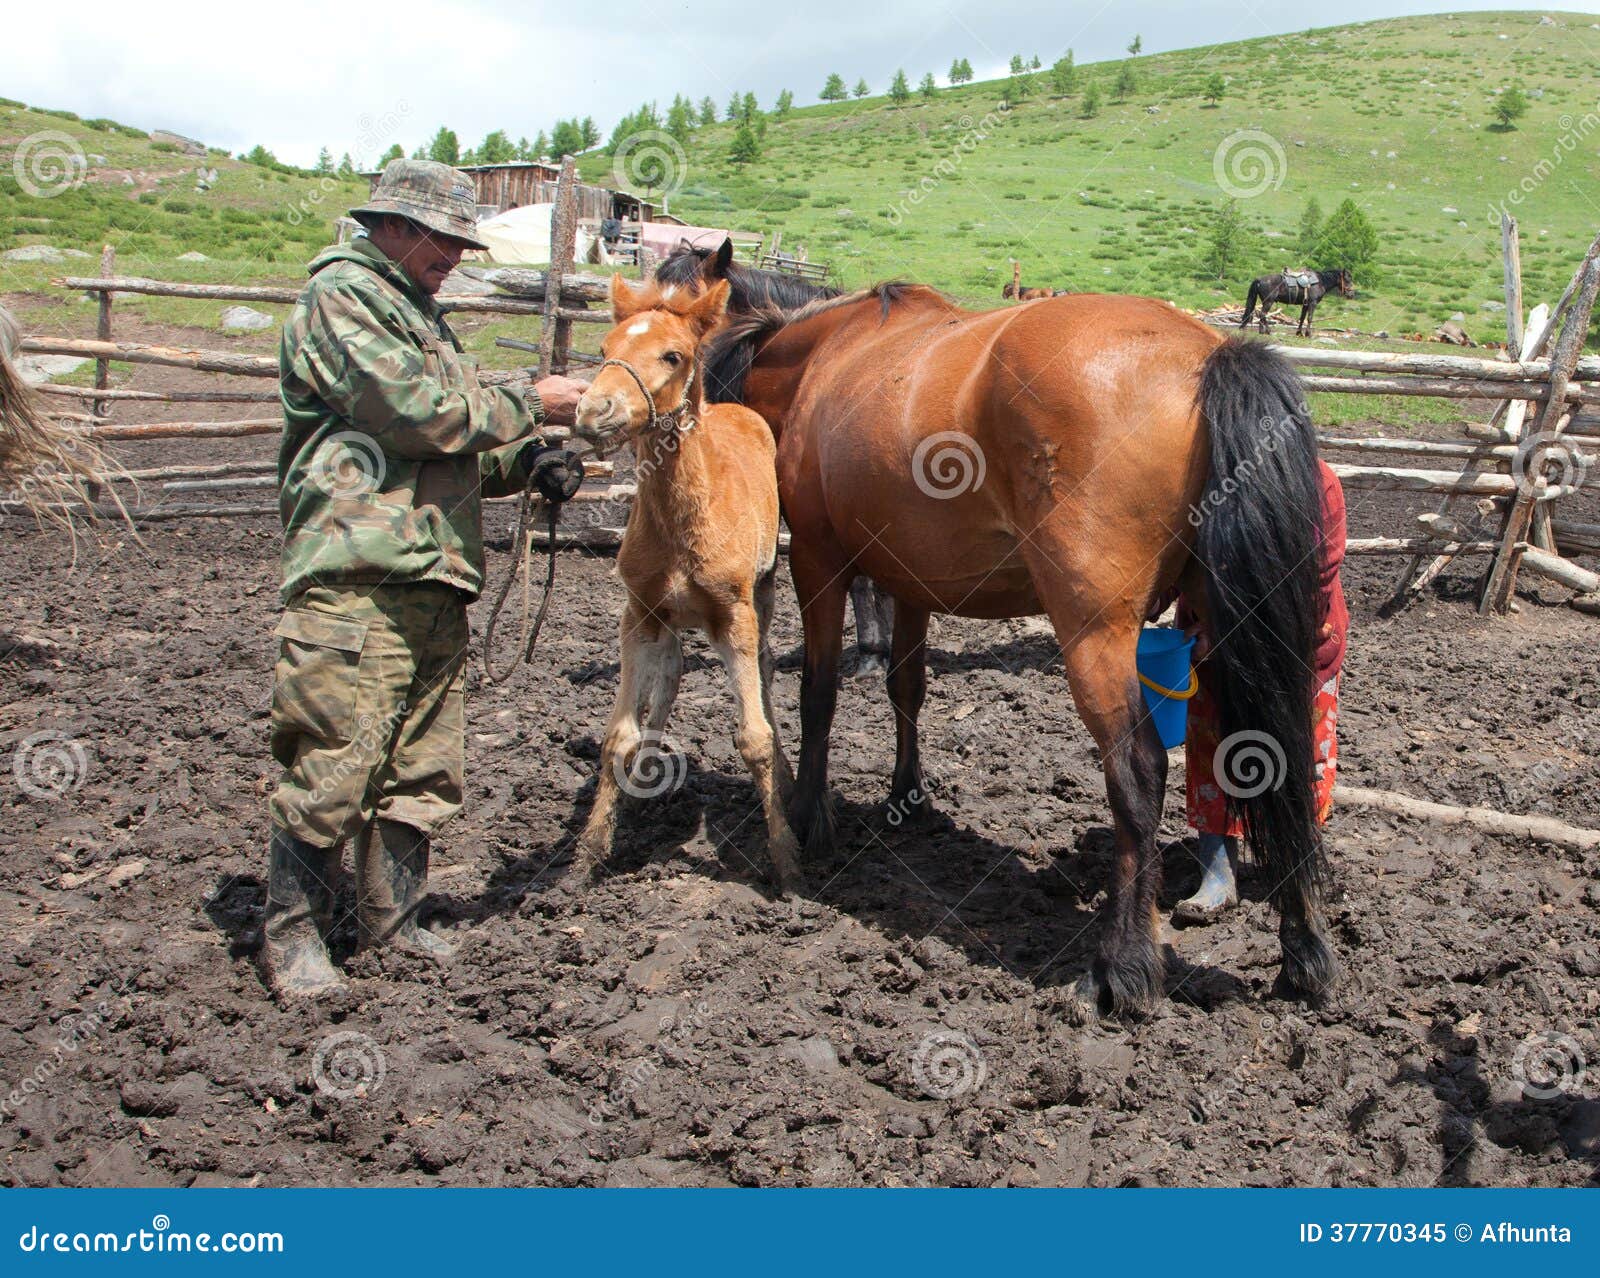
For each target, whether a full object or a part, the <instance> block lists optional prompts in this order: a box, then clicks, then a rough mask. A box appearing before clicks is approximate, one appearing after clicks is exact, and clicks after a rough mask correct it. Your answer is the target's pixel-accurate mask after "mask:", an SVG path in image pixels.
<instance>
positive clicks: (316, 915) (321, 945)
mask: <svg viewBox="0 0 1600 1278" xmlns="http://www.w3.org/2000/svg"><path fill="white" fill-rule="evenodd" d="M338 866H339V849H338V847H337V846H335V847H331V848H319V847H315V846H313V845H312V844H310V843H306V842H304V841H303V840H301V839H297V838H295V837H294V835H292V834H290V833H289V832H288V831H286V830H280V829H277V828H274V829H273V831H272V844H271V848H270V851H269V854H268V862H267V908H266V920H265V923H264V925H263V927H262V937H263V940H262V948H261V962H262V966H263V967H265V969H266V974H267V980H268V981H269V982H270V983H271V985H272V988H273V989H274V990H276V991H277V992H278V993H279V994H280V995H283V996H285V997H288V998H315V997H316V996H317V995H318V994H326V993H328V992H329V991H331V990H336V989H340V988H342V987H343V986H344V983H345V982H344V977H342V976H340V975H339V971H338V969H337V968H335V967H334V965H333V964H332V963H331V962H330V961H329V959H328V946H327V943H326V942H325V941H324V940H323V933H324V931H325V930H326V928H327V927H328V924H329V923H330V921H331V920H332V917H333V882H334V878H335V876H336V874H337V872H338Z"/></svg>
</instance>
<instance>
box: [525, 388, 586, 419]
mask: <svg viewBox="0 0 1600 1278" xmlns="http://www.w3.org/2000/svg"><path fill="white" fill-rule="evenodd" d="M533 389H534V390H536V391H538V392H539V402H540V403H541V404H543V405H544V420H545V421H547V422H549V423H550V424H551V425H552V426H571V425H572V424H573V422H574V421H576V420H577V416H578V401H579V400H580V399H582V398H583V392H584V391H586V390H588V389H589V383H588V382H580V381H579V380H578V379H577V378H575V377H546V378H544V379H542V380H540V381H537V382H535V383H534V384H533Z"/></svg>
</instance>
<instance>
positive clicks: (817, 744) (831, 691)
mask: <svg viewBox="0 0 1600 1278" xmlns="http://www.w3.org/2000/svg"><path fill="white" fill-rule="evenodd" d="M789 571H790V574H791V575H792V576H793V577H794V585H795V593H796V594H797V595H798V596H799V598H800V621H801V624H802V625H803V626H804V628H805V636H806V659H805V668H804V671H803V672H802V674H801V676H800V767H799V771H798V775H797V776H796V778H795V786H794V798H793V799H792V800H791V802H790V804H789V820H790V823H791V824H792V825H793V826H794V827H795V829H797V830H799V831H801V832H802V838H803V839H804V841H805V846H806V849H807V851H818V850H826V849H827V848H830V847H832V846H833V803H832V798H831V796H830V795H829V793H828V735H829V733H830V732H832V730H833V711H834V706H835V705H836V703H837V702H838V697H839V651H840V649H841V647H843V644H844V604H845V597H846V587H847V586H848V585H849V582H850V577H849V569H848V568H847V567H845V566H844V565H843V564H839V563H835V562H832V561H830V560H828V559H823V558H820V557H818V556H817V555H815V554H814V553H811V554H808V553H806V552H805V551H803V550H802V551H800V552H798V553H796V552H795V551H794V550H793V549H791V551H790V559H789Z"/></svg>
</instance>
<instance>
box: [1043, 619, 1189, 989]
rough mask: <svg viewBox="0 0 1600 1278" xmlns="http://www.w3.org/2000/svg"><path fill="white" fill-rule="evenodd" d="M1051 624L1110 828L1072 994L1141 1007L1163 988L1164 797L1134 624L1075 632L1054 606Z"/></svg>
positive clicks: (1163, 761) (1163, 769)
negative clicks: (1097, 899) (1108, 858)
mask: <svg viewBox="0 0 1600 1278" xmlns="http://www.w3.org/2000/svg"><path fill="white" fill-rule="evenodd" d="M1051 620H1052V621H1053V623H1054V624H1055V627H1056V634H1057V637H1058V638H1061V639H1062V640H1063V645H1062V646H1063V649H1064V655H1065V661H1066V668H1067V680H1068V683H1069V684H1070V685H1071V688H1072V699H1073V701H1074V702H1075V703H1076V705H1077V707H1078V713H1079V715H1081V716H1082V718H1083V721H1084V724H1085V725H1086V726H1087V727H1088V729H1089V731H1090V733H1091V734H1092V735H1093V736H1094V739H1095V744H1096V745H1098V746H1099V747H1100V760H1101V767H1102V768H1103V769H1104V771H1105V776H1106V797H1107V798H1108V799H1109V800H1110V801H1111V820H1112V825H1113V827H1114V829H1115V859H1114V861H1113V864H1112V874H1111V891H1110V896H1109V898H1108V899H1107V901H1106V905H1105V908H1104V911H1103V913H1102V916H1101V920H1102V921H1101V933H1100V947H1099V953H1098V954H1097V955H1096V957H1095V960H1094V965H1093V967H1092V968H1091V969H1090V971H1089V973H1088V975H1086V976H1085V977H1084V978H1083V980H1082V981H1080V983H1079V986H1078V992H1079V995H1080V997H1081V999H1082V1000H1083V1002H1084V1003H1085V1004H1086V1007H1085V1010H1086V1011H1089V1012H1094V1011H1105V1010H1111V1011H1117V1012H1135V1013H1138V1012H1145V1011H1149V1010H1150V1009H1151V1008H1152V1007H1154V1005H1155V1004H1156V1002H1157V1001H1158V1000H1159V999H1160V998H1161V996H1162V993H1163V975H1164V966H1165V964H1164V960H1163V956H1162V952H1161V945H1160V941H1159V939H1158V938H1159V936H1160V927H1159V921H1158V918H1157V914H1156V898H1157V895H1158V894H1159V892H1160V890H1161V856H1160V854H1159V852H1158V851H1157V848H1156V831H1157V827H1158V826H1159V825H1160V823H1161V805H1162V800H1163V799H1164V798H1165V794H1166V784H1167V752H1166V751H1165V750H1163V749H1162V748H1161V742H1160V739H1159V738H1158V737H1157V736H1156V730H1155V725H1154V724H1153V723H1151V721H1150V715H1149V712H1148V710H1146V708H1145V704H1144V698H1143V696H1142V695H1141V694H1140V692H1139V682H1138V678H1137V676H1136V673H1135V667H1134V648H1135V644H1136V640H1137V635H1138V630H1137V627H1136V626H1132V625H1129V626H1125V627H1121V628H1120V629H1119V628H1114V627H1107V628H1103V629H1097V630H1094V631H1088V632H1084V633H1079V634H1077V635H1076V636H1075V637H1074V631H1075V629H1076V626H1077V622H1076V620H1075V618H1069V617H1061V618H1058V617H1057V616H1056V614H1055V612H1054V611H1052V613H1051ZM1064 623H1065V624H1064Z"/></svg>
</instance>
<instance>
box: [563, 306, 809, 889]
mask: <svg viewBox="0 0 1600 1278" xmlns="http://www.w3.org/2000/svg"><path fill="white" fill-rule="evenodd" d="M727 301H728V285H727V284H726V283H719V284H717V285H716V286H715V287H713V288H711V289H709V290H707V291H705V292H704V293H697V292H696V291H694V290H689V289H683V290H677V289H673V288H671V287H668V288H665V289H661V288H658V287H656V286H655V285H645V286H643V287H641V288H634V287H632V286H630V285H629V284H628V283H627V282H626V281H624V280H623V279H622V277H621V276H620V275H619V276H614V277H613V278H612V281H611V312H612V319H613V320H614V321H615V324H616V327H615V328H613V329H612V330H611V332H610V333H608V334H607V335H606V338H605V341H604V342H603V343H602V347H601V349H602V350H603V351H604V353H605V356H606V360H605V364H604V365H603V366H602V368H601V370H600V374H599V376H597V377H596V378H595V380H594V384H593V385H592V386H591V387H590V388H589V390H588V392H587V393H586V394H585V395H584V397H583V399H582V400H581V401H580V402H579V404H578V415H577V432H576V433H577V434H578V436H579V437H580V438H582V439H586V440H588V441H589V442H590V443H591V444H592V445H593V446H594V447H595V450H596V451H597V452H601V453H604V452H606V451H609V450H610V449H612V448H614V447H616V446H617V445H618V444H619V443H621V442H622V439H623V436H624V435H626V436H627V437H628V438H629V439H630V440H631V442H632V443H633V450H634V456H635V458H636V459H637V464H638V476H637V478H638V493H637V495H636V496H635V498H634V501H633V509H632V512H631V513H630V514H629V516H628V528H627V532H626V533H625V534H624V536H623V539H622V549H621V550H620V552H619V553H618V555H617V570H618V572H619V574H620V575H621V577H622V581H623V584H624V585H625V586H626V587H627V590H628V601H627V604H626V605H625V607H624V608H623V613H622V631H621V633H622V674H621V678H620V680H619V681H618V684H617V699H616V703H615V704H614V706H613V707H612V710H611V719H610V722H609V723H608V724H607V726H606V736H605V742H604V744H603V746H602V747H601V753H600V781H599V788H598V789H597V791H596V793H595V801H594V810H593V811H592V812H591V813H590V816H589V822H588V824H587V826H586V827H585V828H584V831H583V835H582V836H581V838H580V841H579V863H580V866H581V867H582V868H583V869H584V870H586V871H587V872H588V873H590V874H592V873H594V871H595V870H596V869H597V868H598V867H599V865H600V864H601V863H602V862H603V861H604V860H605V858H606V857H607V856H608V855H609V854H610V851H611V846H612V842H613V838H614V835H615V830H616V805H617V791H618V789H619V787H620V788H622V789H629V788H630V786H631V785H632V784H633V782H634V779H635V777H636V775H638V774H643V773H648V772H649V771H650V770H651V769H660V768H661V767H662V764H663V760H662V759H661V757H660V755H661V733H662V730H663V729H664V728H665V727H666V723H667V716H668V714H670V713H671V710H672V704H673V701H674V700H675V699H676V698H677V695H678V679H679V676H680V675H681V673H682V670H683V648H682V643H681V639H680V634H681V632H682V631H684V630H688V629H699V630H702V631H704V632H705V633H706V635H707V636H708V637H709V638H710V640H711V644H712V646H713V647H714V648H715V649H716V650H717V654H718V655H719V656H720V657H721V658H722V663H723V665H724V666H726V667H727V670H728V675H729V679H730V681H731V683H732V685H733V694H734V700H735V702H736V705H737V710H738V726H737V728H736V730H735V733H734V741H735V744H736V745H737V746H738V749H739V754H740V756H741V757H742V758H743V759H744V762H745V766H746V767H748V768H749V769H750V775H751V776H752V777H754V778H755V783H756V789H757V790H758V791H759V792H760V794H761V804H762V807H763V809H764V810H765V812H766V818H767V842H768V849H769V853H770V855H771V857H772V864H773V869H774V871H775V873H776V877H777V881H778V886H779V887H780V888H781V889H782V890H783V891H784V892H792V891H794V890H795V889H796V888H797V887H798V886H799V870H798V860H797V857H798V852H799V847H798V844H797V842H796V840H795V836H794V832H793V831H792V830H791V829H790V828H789V822H788V820H787V819H786V817H785V816H784V803H785V801H786V800H787V797H788V791H789V789H790V787H791V786H792V784H793V776H792V774H791V772H790V770H789V764H788V760H787V759H785V757H784V754H783V748H782V746H781V745H780V744H779V741H778V733H777V723H776V720H775V718H774V717H773V714H772V697H771V689H772V657H771V653H770V652H769V651H768V647H767V631H768V628H769V626H770V624H771V621H772V606H773V598H774V584H775V574H776V564H777V558H778V481H777V475H776V473H775V471H774V468H773V442H772V432H771V431H770V430H768V429H767V424H766V422H764V421H762V419H761V418H760V417H758V416H757V415H756V414H755V413H753V412H752V411H750V410H749V409H748V408H744V407H742V406H740V405H737V404H710V405H708V404H707V403H706V402H705V397H704V389H703V385H702V378H701V373H700V362H699V358H698V350H699V346H700V343H701V341H702V339H703V338H704V337H705V335H706V334H707V333H708V332H709V331H710V330H711V329H712V328H713V327H715V326H716V324H717V322H718V321H719V320H720V319H721V318H722V314H723V311H724V309H725V308H726V306H727ZM651 755H654V756H655V758H654V761H653V762H652V761H651V760H650V756H651ZM641 784H643V785H645V786H646V787H647V788H655V787H649V783H648V782H643V783H641ZM631 792H632V791H631V790H630V793H631Z"/></svg>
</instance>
